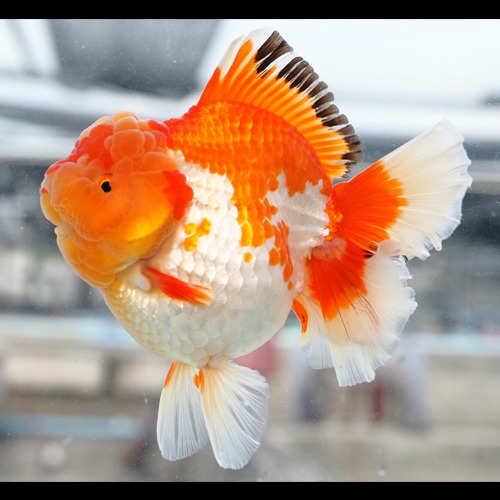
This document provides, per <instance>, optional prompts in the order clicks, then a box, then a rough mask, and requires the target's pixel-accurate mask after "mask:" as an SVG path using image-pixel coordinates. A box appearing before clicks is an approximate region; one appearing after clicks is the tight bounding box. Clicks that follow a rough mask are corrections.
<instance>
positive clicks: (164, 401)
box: [157, 362, 208, 460]
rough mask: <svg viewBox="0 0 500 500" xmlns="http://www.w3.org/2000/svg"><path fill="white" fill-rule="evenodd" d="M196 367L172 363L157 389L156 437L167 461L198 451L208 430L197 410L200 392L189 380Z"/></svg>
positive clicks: (200, 410)
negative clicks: (161, 384) (162, 384)
mask: <svg viewBox="0 0 500 500" xmlns="http://www.w3.org/2000/svg"><path fill="white" fill-rule="evenodd" d="M197 373H198V370H197V369H196V368H194V367H192V366H189V365H186V364H183V363H175V362H174V363H172V364H171V366H170V370H169V372H168V375H167V378H166V379H165V384H164V386H163V390H162V392H161V397H160V405H159V409H158V422H157V438H158V445H159V447H160V451H161V454H162V456H163V457H164V458H166V459H167V460H180V459H182V458H186V457H189V456H190V455H192V454H193V453H196V452H197V451H199V450H201V449H202V448H203V447H204V446H205V445H206V444H207V442H208V433H207V429H206V426H205V420H204V418H203V412H202V409H201V398H200V393H199V391H198V389H197V387H196V385H195V383H194V381H193V379H194V377H195V376H196V374H197Z"/></svg>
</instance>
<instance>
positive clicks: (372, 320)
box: [293, 120, 472, 386]
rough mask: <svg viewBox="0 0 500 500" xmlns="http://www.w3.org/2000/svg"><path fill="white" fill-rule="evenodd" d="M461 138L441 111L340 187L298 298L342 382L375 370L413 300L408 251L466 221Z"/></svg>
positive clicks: (318, 358)
mask: <svg viewBox="0 0 500 500" xmlns="http://www.w3.org/2000/svg"><path fill="white" fill-rule="evenodd" d="M462 143H463V137H462V136H461V134H460V133H459V132H458V130H457V129H456V128H455V127H454V126H453V125H452V124H451V123H449V122H447V121H445V120H443V121H441V122H440V123H438V124H437V125H436V126H435V127H434V128H432V129H431V130H430V131H428V132H426V133H424V134H422V135H420V136H418V137H416V138H415V139H413V140H411V141H409V142H408V143H406V144H404V145H403V146H401V147H400V148H398V149H397V150H395V151H393V152H392V153H390V154H389V155H387V156H386V157H384V158H383V159H381V160H379V161H378V162H376V163H374V164H373V165H371V166H370V167H369V168H367V169H366V170H365V171H363V172H361V173H360V174H358V175H356V176H355V177H353V178H352V179H351V180H350V181H348V182H342V183H339V184H337V185H336V186H335V187H334V192H333V195H332V200H331V213H332V216H331V218H332V221H334V222H332V230H331V234H330V236H329V237H327V239H326V240H325V242H324V243H323V244H322V245H321V246H319V247H316V248H314V249H313V251H312V254H311V257H310V258H309V259H308V262H307V279H306V286H305V288H304V290H303V291H302V292H301V293H300V294H299V296H298V297H297V298H296V301H295V303H294V307H293V308H294V311H295V312H296V314H297V316H298V317H299V319H300V320H301V322H302V331H303V335H302V336H301V344H302V346H303V347H304V348H305V350H306V351H307V353H308V356H309V361H310V364H311V366H313V367H314V368H325V367H332V366H333V367H334V368H335V371H336V373H337V377H338V380H339V383H340V385H342V386H346V385H353V384H356V383H360V382H368V381H371V380H373V378H374V376H375V373H374V370H375V369H376V368H377V367H379V366H380V365H382V364H383V363H384V362H385V361H386V360H387V359H388V357H389V351H390V349H391V347H392V346H393V344H394V343H395V342H396V341H397V338H398V334H399V333H400V332H401V330H402V329H403V327H404V325H405V324H406V322H407V320H408V318H409V316H410V315H411V314H412V312H413V311H414V310H415V307H416V303H415V301H414V293H413V290H412V289H411V288H410V287H408V286H407V285H406V281H407V280H408V279H409V278H410V275H409V273H408V270H407V268H406V263H405V260H409V259H411V258H413V257H419V258H420V259H425V258H426V257H427V256H428V255H429V250H430V249H432V248H435V249H437V250H440V249H441V241H442V240H443V239H445V238H447V237H448V236H450V235H451V234H452V232H453V231H454V230H455V228H456V227H457V225H458V224H459V222H460V218H461V204H462V199H463V197H464V195H465V192H466V189H467V188H468V187H469V186H470V184H471V180H472V179H471V177H470V176H469V175H468V173H467V167H468V166H469V164H470V161H469V159H468V157H467V154H466V152H465V150H464V148H463V144H462ZM334 223H335V227H334V226H333V224H334Z"/></svg>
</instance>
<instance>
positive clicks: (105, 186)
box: [101, 181, 111, 193]
mask: <svg viewBox="0 0 500 500" xmlns="http://www.w3.org/2000/svg"><path fill="white" fill-rule="evenodd" d="M101 189H102V190H103V191H104V192H105V193H109V192H110V191H111V183H110V182H109V181H104V182H102V183H101Z"/></svg>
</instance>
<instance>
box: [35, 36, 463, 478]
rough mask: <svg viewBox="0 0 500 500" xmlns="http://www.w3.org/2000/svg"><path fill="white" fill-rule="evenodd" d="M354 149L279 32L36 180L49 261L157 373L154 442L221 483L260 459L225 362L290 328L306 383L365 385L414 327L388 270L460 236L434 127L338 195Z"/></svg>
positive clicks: (451, 159) (246, 40) (128, 117)
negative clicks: (221, 472) (51, 228)
mask: <svg viewBox="0 0 500 500" xmlns="http://www.w3.org/2000/svg"><path fill="white" fill-rule="evenodd" d="M360 158H361V144H360V140H359V138H358V136H357V135H356V133H355V132H354V129H353V127H352V126H351V125H350V124H349V122H348V120H347V118H346V117H345V116H344V115H343V114H341V113H340V112H339V110H338V108H337V107H336V106H335V105H334V104H333V94H332V93H331V92H330V91H329V89H328V87H327V85H326V84H325V83H323V82H321V81H320V80H319V78H318V75H317V74H316V73H314V71H313V69H312V67H311V66H310V65H309V64H308V63H307V62H306V61H305V60H304V59H302V58H301V57H299V56H297V55H296V54H295V53H294V51H293V49H292V48H291V47H290V46H289V45H288V43H287V42H286V41H285V40H284V39H283V38H282V37H281V36H280V35H279V33H277V32H275V31H272V30H270V29H267V28H264V29H259V30H256V31H254V32H252V33H250V34H249V35H248V36H246V37H241V38H239V39H237V40H235V41H234V42H233V43H232V44H231V46H230V47H229V49H228V51H227V52H226V54H225V56H224V57H223V58H222V61H221V63H220V64H219V66H218V67H217V68H216V70H215V71H214V74H213V76H212V78H211V79H210V80H209V82H208V83H207V85H206V87H205V89H204V91H203V93H202V94H201V97H200V99H199V101H198V103H197V104H195V105H194V106H192V107H191V108H190V109H189V110H188V111H187V112H186V113H185V114H184V115H183V116H181V117H180V118H171V119H167V120H165V121H163V122H158V121H155V120H144V119H140V118H139V117H138V116H136V115H134V114H133V113H117V114H116V115H114V116H111V117H103V118H101V119H100V120H98V121H97V122H96V123H94V124H93V125H91V126H90V127H89V128H88V129H86V130H85V131H83V132H82V134H81V135H80V138H79V139H78V140H77V142H76V144H75V148H74V149H73V151H72V152H71V153H70V155H69V156H68V157H67V158H65V159H63V160H60V161H58V162H56V163H55V164H53V165H52V166H50V167H49V168H48V170H47V172H46V175H45V178H44V180H43V182H42V186H41V189H40V197H41V206H42V210H43V212H44V214H45V216H46V217H47V218H48V219H49V220H51V221H52V222H53V223H54V225H55V226H56V234H57V241H58V245H59V248H60V250H61V253H62V255H63V256H64V258H65V259H66V261H67V262H68V264H69V265H70V266H71V267H72V269H73V270H74V271H75V272H76V273H77V274H78V275H79V276H80V277H81V278H82V279H84V280H85V281H86V282H87V283H89V284H90V285H92V286H94V287H96V288H99V289H100V290H102V293H103V295H104V298H105V301H106V304H107V305H108V307H109V309H110V310H111V311H112V313H113V314H114V316H115V317H116V318H117V320H118V321H119V322H120V323H121V324H122V325H123V326H124V327H125V328H126V330H127V331H128V332H129V333H130V334H131V335H132V336H133V337H134V338H135V339H136V340H137V341H138V342H139V343H140V344H142V345H143V346H144V347H145V348H147V349H149V350H150V351H152V352H154V353H156V354H158V355H160V356H163V357H165V358H167V359H168V360H169V361H170V363H171V364H170V369H169V371H168V374H167V377H166V379H165V383H164V386H163V389H162V393H161V398H160V407H159V412H158V427H157V434H158V443H159V447H160V449H161V452H162V455H163V456H164V457H165V458H167V459H169V460H178V459H181V458H185V457H187V456H190V455H192V454H193V453H196V452H197V451H198V450H200V449H201V448H202V447H204V446H205V445H206V444H207V443H208V442H210V444H211V445H212V448H213V451H214V454H215V457H216V459H217V461H218V463H219V464H220V465H221V466H222V467H225V468H232V469H238V468H241V467H243V466H245V464H246V463H248V461H249V460H250V459H251V457H252V456H253V454H254V453H255V451H256V450H257V448H258V447H259V445H260V442H261V439H262V437H263V434H264V431H265V426H266V421H267V412H268V398H269V388H268V385H267V382H266V381H265V379H264V377H262V375H260V374H259V373H258V372H257V371H255V370H252V369H250V368H247V367H243V366H239V365H238V364H236V363H235V362H234V361H233V360H234V359H235V358H238V357H240V356H243V355H245V354H248V353H250V352H253V351H254V350H255V349H257V348H258V347H260V346H261V345H263V344H264V343H265V342H266V341H268V340H269V339H270V338H271V337H273V336H274V335H275V334H276V333H277V332H278V331H279V330H280V328H281V327H282V326H283V324H284V323H285V321H286V319H287V317H288V315H289V314H290V312H291V311H294V313H295V314H296V315H297V317H298V319H299V321H300V323H301V335H300V339H299V343H300V345H301V347H302V348H303V349H304V350H305V351H306V352H307V355H308V358H309V362H310V364H311V366H312V367H313V368H331V367H333V368H334V369H335V371H336V374H337V377H338V380H339V384H340V385H342V386H346V385H353V384H357V383H361V382H369V381H371V380H373V378H374V376H375V369H376V368H378V367H379V366H381V365H382V364H383V363H384V362H385V361H386V360H387V359H388V358H389V356H390V352H391V349H393V347H394V345H395V343H396V342H397V338H398V335H399V334H400V332H401V331H402V329H403V327H404V325H405V323H406V321H407V320H408V318H409V316H410V315H411V314H412V312H413V311H414V310H415V307H416V302H415V300H414V292H413V290H412V289H411V288H410V287H409V286H408V285H407V280H408V279H409V278H410V275H409V273H408V269H407V267H406V261H407V260H409V259H411V258H413V257H418V258H420V259H425V258H427V256H428V255H429V251H430V250H431V249H433V248H435V249H437V250H440V249H441V241H442V240H444V239H445V238H447V237H448V236H450V235H451V234H452V232H453V231H454V229H455V228H456V227H457V225H458V224H459V222H460V217H461V203H462V199H463V197H464V195H465V192H466V189H467V188H468V187H469V186H470V184H471V178H470V176H469V175H468V173H467V168H468V166H469V164H470V161H469V159H468V157H467V154H466V152H465V150H464V147H463V137H462V135H461V134H460V132H459V131H458V130H457V129H456V127H455V126H454V125H452V124H451V123H449V122H448V121H446V120H443V121H441V122H440V123H438V124H437V125H435V126H434V127H433V128H432V129H430V130H429V131H428V132H424V133H423V134H421V135H420V136H418V137H416V138H415V139H413V140H411V141H409V142H408V143H406V144H404V145H403V146H401V147H400V148H398V149H397V150H395V151H393V152H392V153H390V154H389V155H387V156H386V157H384V158H382V159H381V160H379V161H377V162H376V163H374V164H373V165H371V166H370V167H368V168H367V169H365V170H364V171H362V172H360V173H358V174H357V175H355V176H353V177H352V178H351V179H350V180H345V179H344V178H345V177H347V175H348V174H349V172H350V169H351V167H352V166H353V165H354V164H355V162H356V161H358V160H359V159H360Z"/></svg>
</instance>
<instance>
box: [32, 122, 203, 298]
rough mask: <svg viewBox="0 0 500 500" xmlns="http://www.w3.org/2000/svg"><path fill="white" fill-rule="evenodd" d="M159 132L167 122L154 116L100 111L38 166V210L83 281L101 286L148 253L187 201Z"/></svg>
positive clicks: (178, 217)
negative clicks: (63, 153)
mask: <svg viewBox="0 0 500 500" xmlns="http://www.w3.org/2000/svg"><path fill="white" fill-rule="evenodd" d="M167 138H168V127H167V126H166V125H165V124H163V123H159V122H156V121H154V120H140V119H138V117H137V116H135V115H133V114H130V113H119V114H116V115H114V116H112V117H109V116H107V117H103V118H100V119H99V120H97V121H96V122H95V123H93V124H92V125H91V126H90V127H88V128H87V129H86V130H84V131H83V132H82V133H81V135H80V137H79V138H78V140H77V141H76V143H75V147H74V149H73V151H72V152H71V153H70V155H69V156H68V157H67V158H65V159H63V160H60V161H57V162H56V163H54V164H53V165H51V166H50V167H49V168H48V169H47V171H46V172H45V176H44V179H43V181H42V184H41V188H40V203H41V208H42V212H43V214H44V215H45V217H46V218H47V219H48V220H49V221H51V222H52V223H53V224H54V225H55V226H56V229H55V232H56V234H57V243H58V246H59V249H60V251H61V253H62V255H63V257H64V258H65V260H66V261H67V262H68V264H69V265H70V267H71V268H72V269H73V270H74V271H75V272H76V274H78V275H79V276H80V277H81V278H82V279H83V280H84V281H86V282H87V283H89V284H90V285H92V286H95V287H98V288H105V287H106V286H108V285H109V284H111V283H112V282H113V281H114V279H115V276H116V274H117V273H119V272H121V271H122V270H124V269H126V268H127V267H128V266H130V265H131V264H133V263H135V262H136V261H137V260H139V259H144V258H148V257H150V256H151V255H153V254H154V253H155V251H157V249H158V248H159V246H160V245H161V243H162V242H163V241H164V240H165V238H167V237H168V235H169V234H171V232H172V231H173V230H174V229H175V227H176V226H177V225H178V224H179V222H180V220H181V219H182V217H183V215H184V213H185V211H186V209H187V207H188V205H189V204H190V202H191V200H192V198H193V191H192V189H191V188H190V187H189V185H188V184H187V181H186V177H185V176H184V175H183V174H182V173H181V172H180V171H179V170H178V168H177V164H176V161H175V159H174V156H173V154H172V153H171V152H170V151H169V150H168V148H167V145H166V144H167Z"/></svg>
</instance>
